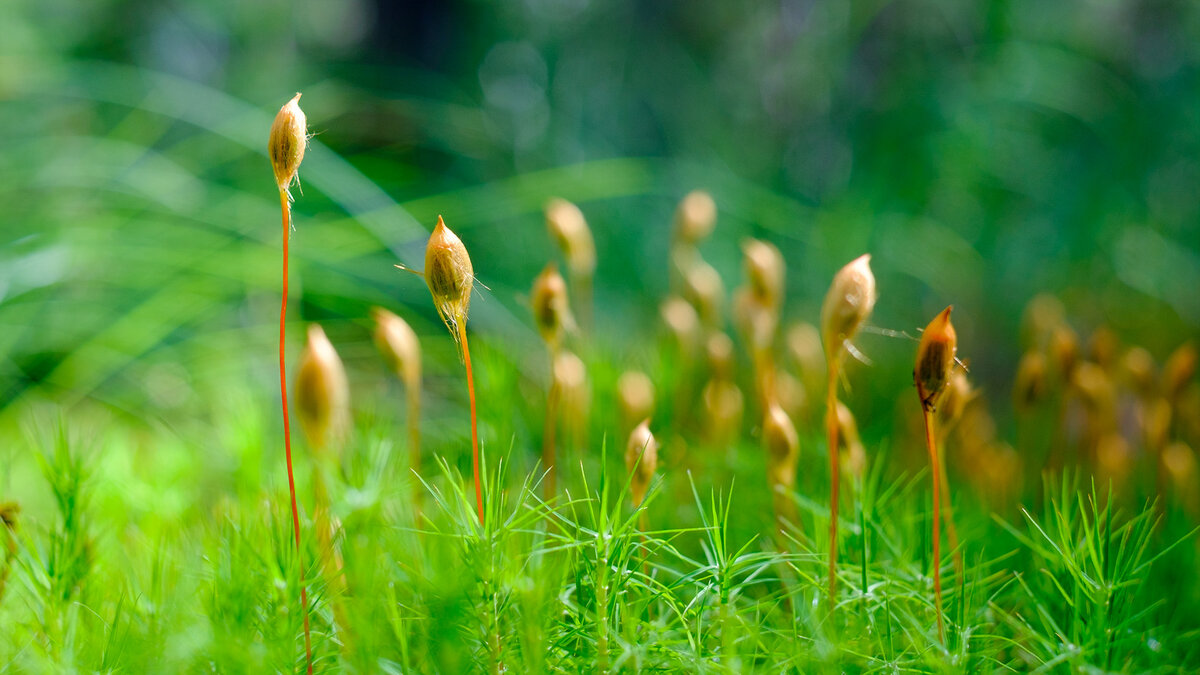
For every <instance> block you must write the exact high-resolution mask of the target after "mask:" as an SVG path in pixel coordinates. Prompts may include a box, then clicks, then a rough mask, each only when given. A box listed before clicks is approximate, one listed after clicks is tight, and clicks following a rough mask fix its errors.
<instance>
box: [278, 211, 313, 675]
mask: <svg viewBox="0 0 1200 675" xmlns="http://www.w3.org/2000/svg"><path fill="white" fill-rule="evenodd" d="M279 205H280V207H281V208H282V209H283V301H282V303H281V304H280V306H279V395H280V398H282V399H283V447H284V450H285V452H286V453H287V472H288V492H289V494H290V495H291V497H292V530H293V531H294V532H295V535H296V560H297V561H298V562H299V567H300V611H301V613H302V614H303V616H304V658H305V663H307V664H308V673H309V675H312V671H313V665H312V637H311V635H310V634H309V629H308V590H307V588H306V587H305V585H304V561H303V559H302V558H301V555H300V511H299V509H298V508H297V507H296V478H295V476H294V475H293V474H292V432H291V427H290V425H289V423H288V398H287V369H286V366H285V363H284V358H283V353H284V350H283V348H284V335H285V331H284V326H285V319H286V318H287V298H288V235H290V234H291V229H292V226H291V215H292V209H291V205H290V204H288V197H287V191H286V190H280V191H279Z"/></svg>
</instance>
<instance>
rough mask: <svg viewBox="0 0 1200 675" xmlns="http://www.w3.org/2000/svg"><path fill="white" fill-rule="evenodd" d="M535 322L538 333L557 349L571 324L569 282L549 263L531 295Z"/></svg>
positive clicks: (537, 280)
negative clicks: (568, 294) (568, 295)
mask: <svg viewBox="0 0 1200 675" xmlns="http://www.w3.org/2000/svg"><path fill="white" fill-rule="evenodd" d="M529 300H530V304H531V305H532V306H533V321H534V323H536V324H537V328H538V332H539V333H541V334H542V339H543V340H545V341H546V344H548V345H550V347H551V348H552V349H553V348H557V347H558V343H559V342H560V341H561V340H562V333H563V330H564V329H565V328H567V327H569V326H570V324H571V309H570V305H569V303H568V302H567V282H566V281H564V280H563V278H562V275H561V274H559V273H558V265H556V264H554V263H549V264H548V265H546V267H545V268H544V269H543V270H542V272H541V274H539V275H538V276H537V278H536V279H534V280H533V291H532V292H531V293H530V297H529Z"/></svg>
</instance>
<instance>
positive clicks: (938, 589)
mask: <svg viewBox="0 0 1200 675" xmlns="http://www.w3.org/2000/svg"><path fill="white" fill-rule="evenodd" d="M917 393H918V394H920V396H921V400H922V401H924V400H926V397H925V393H924V392H923V391H922V389H921V387H917ZM922 408H924V405H923V404H922ZM924 413H925V445H926V446H927V447H928V448H929V463H930V466H931V467H932V469H933V471H932V473H933V594H934V597H935V599H936V602H937V623H938V639H940V640H941V641H942V644H946V626H945V624H944V623H943V620H942V544H941V528H940V525H941V516H942V514H941V499H940V497H941V484H940V483H941V477H940V474H941V470H940V469H939V462H938V454H937V442H936V441H935V440H934V435H933V414H932V413H931V412H930V411H929V409H928V408H924Z"/></svg>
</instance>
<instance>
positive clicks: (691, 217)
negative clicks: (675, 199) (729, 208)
mask: <svg viewBox="0 0 1200 675" xmlns="http://www.w3.org/2000/svg"><path fill="white" fill-rule="evenodd" d="M716 224H717V204H716V202H714V201H713V198H712V195H710V194H708V193H707V192H705V191H704V190H695V191H693V192H689V193H688V194H687V196H685V197H684V198H683V200H682V201H680V202H679V206H678V207H677V208H676V209H675V238H676V239H677V240H678V241H680V242H682V243H686V244H691V245H695V244H698V243H700V242H701V241H703V240H704V238H706V237H707V236H708V235H710V234H712V231H713V227H715V226H716Z"/></svg>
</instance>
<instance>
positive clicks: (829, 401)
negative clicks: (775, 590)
mask: <svg viewBox="0 0 1200 675" xmlns="http://www.w3.org/2000/svg"><path fill="white" fill-rule="evenodd" d="M837 376H838V360H837V359H836V358H833V359H829V389H828V395H827V398H826V400H825V436H826V438H828V439H829V480H830V486H829V609H830V611H833V607H834V605H835V604H836V603H835V602H834V598H835V597H836V593H837V552H838V548H837V532H838V496H839V495H838V492H839V484H840V472H841V466H840V462H838V459H839V458H838V418H837Z"/></svg>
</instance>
